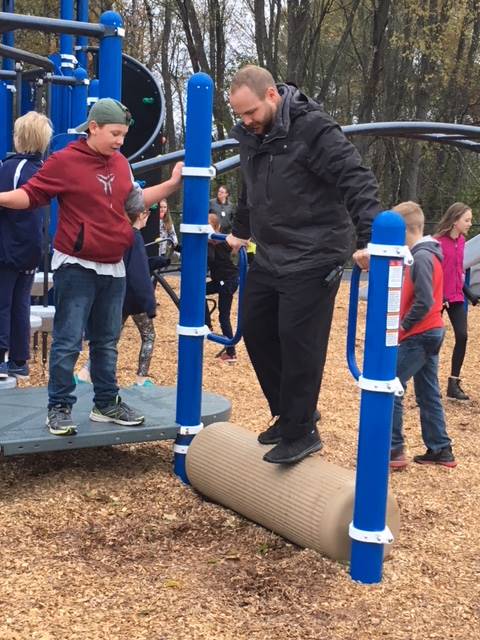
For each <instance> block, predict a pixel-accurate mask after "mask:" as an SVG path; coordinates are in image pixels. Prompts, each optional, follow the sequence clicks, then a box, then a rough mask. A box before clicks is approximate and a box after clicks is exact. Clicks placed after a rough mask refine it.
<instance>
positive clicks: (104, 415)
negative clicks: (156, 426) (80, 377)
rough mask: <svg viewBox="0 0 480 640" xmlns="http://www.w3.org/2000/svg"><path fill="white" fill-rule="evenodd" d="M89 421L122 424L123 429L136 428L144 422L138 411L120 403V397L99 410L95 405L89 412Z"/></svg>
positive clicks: (143, 417)
mask: <svg viewBox="0 0 480 640" xmlns="http://www.w3.org/2000/svg"><path fill="white" fill-rule="evenodd" d="M90 420H93V421H94V422H114V423H115V424H122V425H124V426H125V427H136V426H137V425H139V424H142V422H143V421H144V420H145V416H142V415H141V414H140V413H139V412H138V411H136V410H135V409H132V408H131V407H129V406H128V404H126V403H125V402H122V399H121V398H120V396H117V398H116V400H115V402H114V403H112V404H110V405H108V406H107V407H102V408H101V409H100V408H99V407H97V406H96V405H95V406H94V407H93V409H92V411H91V412H90Z"/></svg>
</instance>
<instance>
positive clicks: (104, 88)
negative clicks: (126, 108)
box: [98, 11, 125, 100]
mask: <svg viewBox="0 0 480 640" xmlns="http://www.w3.org/2000/svg"><path fill="white" fill-rule="evenodd" d="M100 23H101V24H102V25H103V26H104V27H106V33H105V35H104V36H102V38H101V39H100V50H99V65H98V77H99V80H100V90H99V97H100V98H114V99H115V100H121V99H122V46H123V37H124V36H125V29H124V28H123V20H122V18H121V16H120V15H119V14H118V13H115V11H105V13H102V15H101V16H100Z"/></svg>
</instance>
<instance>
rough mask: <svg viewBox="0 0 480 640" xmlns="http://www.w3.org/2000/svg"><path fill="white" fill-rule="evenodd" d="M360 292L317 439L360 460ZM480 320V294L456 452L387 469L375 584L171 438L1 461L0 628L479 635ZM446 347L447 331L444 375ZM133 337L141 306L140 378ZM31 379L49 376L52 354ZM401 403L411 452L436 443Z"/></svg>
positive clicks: (168, 314) (129, 333)
mask: <svg viewBox="0 0 480 640" xmlns="http://www.w3.org/2000/svg"><path fill="white" fill-rule="evenodd" d="M172 285H173V286H178V280H175V279H173V280H172ZM158 300H159V302H160V306H159V308H158V317H157V319H156V321H155V324H156V329H157V345H156V349H155V358H154V362H153V365H152V369H151V372H152V376H153V378H154V380H155V381H156V383H157V384H162V385H173V384H174V383H175V369H176V335H175V324H176V321H177V320H176V312H175V309H174V307H173V305H172V304H171V303H170V301H169V300H168V299H167V298H166V296H165V294H164V293H163V292H158ZM347 300H348V292H347V287H346V285H345V284H343V285H342V288H341V291H340V294H339V298H338V304H337V309H336V315H335V319H334V326H333V335H332V340H331V344H330V351H329V356H328V363H327V369H326V373H325V379H324V388H323V392H322V398H321V401H320V405H319V408H320V409H321V411H322V416H323V418H322V424H321V431H322V436H323V438H324V441H325V448H324V451H323V453H322V455H324V456H325V457H326V458H327V459H328V460H330V461H332V462H335V463H337V464H339V465H342V466H346V467H349V468H352V467H353V466H354V464H355V449H356V430H357V420H358V397H359V396H358V391H357V390H356V388H355V387H354V385H353V383H352V380H351V378H350V375H349V373H348V371H347V368H346V364H345V357H344V349H345V347H344V345H345V331H346V323H345V319H346V312H347V304H348V303H347ZM362 309H363V307H362ZM361 315H362V314H361ZM479 320H480V310H479V309H477V308H475V309H472V310H471V314H470V317H469V326H470V343H469V347H468V352H467V358H466V363H465V368H464V374H463V378H464V381H465V388H466V390H467V391H468V392H469V393H470V394H471V396H472V398H473V400H472V402H471V403H470V404H469V405H458V404H451V403H448V404H446V412H447V418H448V425H449V430H450V434H451V436H452V437H453V439H454V443H455V445H454V450H455V454H456V455H457V458H458V462H459V466H458V467H457V469H455V470H453V471H451V470H447V469H444V468H424V467H420V466H418V465H414V464H411V465H410V467H409V468H408V470H407V471H405V472H402V473H396V474H393V475H392V477H391V488H392V490H393V492H394V493H395V495H396V497H397V499H398V502H399V505H400V511H401V517H402V527H401V532H400V536H399V538H398V540H397V541H396V543H395V547H394V552H393V555H392V557H391V559H389V560H388V561H387V562H386V563H385V565H384V579H383V582H382V583H381V584H380V585H377V586H370V587H366V586H362V585H358V584H356V583H353V582H352V581H351V580H350V578H349V575H348V570H347V568H346V567H345V566H342V565H339V564H337V563H335V562H332V561H330V560H329V559H327V558H324V557H322V556H320V555H319V554H317V553H315V552H313V551H311V550H302V549H299V548H298V547H296V546H294V545H292V544H289V543H288V542H286V541H285V540H283V539H281V538H279V537H278V536H276V535H275V534H273V533H271V532H269V531H266V530H265V529H263V528H262V527H260V526H257V525H255V524H253V523H251V522H248V521H246V520H245V519H244V518H242V517H241V516H239V515H236V514H234V513H232V512H231V511H228V510H226V509H224V508H223V507H220V506H218V505H215V504H213V503H211V502H208V501H206V500H204V499H202V498H201V497H200V496H199V495H197V494H196V493H195V492H194V491H193V490H192V489H191V488H187V487H184V486H183V485H181V484H180V483H179V482H178V481H177V480H176V478H175V477H174V476H173V474H172V468H171V457H172V445H171V443H170V442H162V443H156V444H145V445H124V446H121V447H112V448H102V449H96V450H93V449H92V450H80V451H76V452H75V451H70V452H66V453H57V454H48V455H35V456H25V457H17V458H11V459H0V506H1V519H0V543H1V544H0V567H1V568H0V611H1V616H0V639H1V640H27V639H28V640H64V639H67V638H68V639H69V640H77V639H78V640H79V639H82V640H83V639H85V638H88V639H94V640H97V639H98V640H127V639H128V640H143V639H145V640H183V639H187V638H188V639H190V640H196V639H198V640H203V639H215V640H247V639H253V640H276V639H277V638H278V639H286V640H300V639H301V640H314V639H315V640H350V639H352V640H353V639H355V640H367V639H368V640H370V639H375V640H376V639H380V638H389V639H392V640H425V639H430V638H442V639H447V638H459V639H460V638H462V639H464V640H470V639H471V640H474V639H475V640H477V639H478V637H480V554H479V551H478V549H479V547H480V529H479V527H478V522H479V515H480V506H479V505H480V500H479V493H480V489H479V487H480V470H479V465H478V459H479V455H480V441H479V431H480V424H479V418H480V378H479V375H478V374H479V367H480V358H479V355H478V344H479V340H480V322H479ZM359 334H360V335H359V348H360V342H361V335H362V332H361V331H360V332H359ZM451 348H452V331H451V329H449V330H448V333H447V338H446V344H445V347H444V350H443V352H442V356H441V373H440V377H441V384H442V388H445V384H446V378H447V375H448V361H449V355H450V353H451ZM137 350H138V341H137V334H136V329H135V327H134V326H133V323H130V322H129V324H128V326H127V327H126V329H125V332H124V335H123V337H122V341H121V346H120V359H119V378H120V382H121V384H122V385H129V384H131V383H132V382H133V379H134V375H135V360H136V354H137ZM217 351H218V346H217V345H214V344H212V343H209V342H207V343H206V348H205V370H204V382H205V388H206V389H208V390H209V391H212V392H216V393H221V394H223V395H226V396H230V397H231V398H232V402H233V415H232V421H234V422H236V423H238V424H243V425H244V426H246V427H248V428H249V429H252V430H254V431H259V430H261V429H262V428H263V427H264V425H265V423H266V422H267V420H268V418H269V415H268V411H267V408H266V405H265V402H264V400H263V398H262V394H261V392H260V389H259V387H258V385H257V383H256V381H255V377H254V375H253V372H252V370H251V367H250V365H249V362H248V359H247V355H246V352H245V349H244V347H243V345H241V346H240V347H239V349H238V351H239V360H238V363H237V364H236V365H235V366H229V365H227V364H222V363H219V362H218V361H216V360H215V359H214V355H215V353H216V352H217ZM358 357H359V361H361V360H360V354H359V356H358ZM30 383H31V384H34V385H42V384H45V378H44V376H43V374H42V371H41V367H40V365H39V364H36V365H34V367H33V372H32V376H31V382H30ZM18 392H19V393H21V389H19V391H18ZM0 403H1V396H0ZM406 407H407V409H408V411H407V418H406V433H407V439H408V443H409V455H410V456H412V455H413V454H415V453H419V452H422V451H423V445H422V443H421V438H420V431H419V424H418V415H417V411H416V410H415V403H414V400H413V397H412V394H411V392H410V393H409V394H408V396H407V398H406ZM119 428H121V427H119Z"/></svg>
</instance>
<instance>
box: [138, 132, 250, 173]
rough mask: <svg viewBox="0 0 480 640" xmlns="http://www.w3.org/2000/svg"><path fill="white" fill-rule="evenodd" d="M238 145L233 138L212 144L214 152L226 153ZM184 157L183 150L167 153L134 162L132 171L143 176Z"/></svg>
mask: <svg viewBox="0 0 480 640" xmlns="http://www.w3.org/2000/svg"><path fill="white" fill-rule="evenodd" d="M237 145H238V142H237V141H236V140H233V138H229V139H228V140H219V141H217V142H212V151H224V150H225V149H231V148H232V147H236V146H237ZM184 157H185V151H184V150H183V149H180V150H178V151H172V152H170V153H166V154H165V155H162V156H157V157H156V158H147V160H142V161H140V162H134V163H133V164H132V171H133V173H134V174H135V175H141V174H142V173H146V172H147V171H150V170H152V169H157V168H158V167H161V166H163V165H166V164H171V163H172V162H178V161H179V160H183V158H184ZM235 158H239V156H235ZM219 164H221V163H219ZM219 164H216V165H215V167H216V168H217V172H218V166H219ZM239 164H240V162H238V164H237V165H235V166H234V167H232V169H234V168H236V167H237V166H239ZM228 170H229V169H228Z"/></svg>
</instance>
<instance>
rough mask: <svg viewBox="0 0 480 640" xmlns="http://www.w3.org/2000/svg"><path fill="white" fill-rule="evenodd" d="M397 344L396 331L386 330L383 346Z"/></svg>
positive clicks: (394, 345)
mask: <svg viewBox="0 0 480 640" xmlns="http://www.w3.org/2000/svg"><path fill="white" fill-rule="evenodd" d="M397 345H398V331H389V330H387V332H386V334H385V346H386V347H396V346H397Z"/></svg>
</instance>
